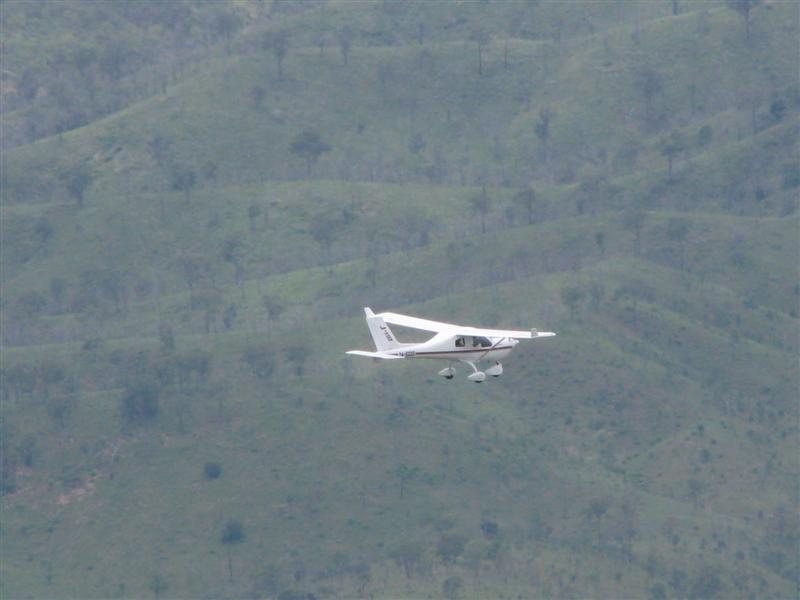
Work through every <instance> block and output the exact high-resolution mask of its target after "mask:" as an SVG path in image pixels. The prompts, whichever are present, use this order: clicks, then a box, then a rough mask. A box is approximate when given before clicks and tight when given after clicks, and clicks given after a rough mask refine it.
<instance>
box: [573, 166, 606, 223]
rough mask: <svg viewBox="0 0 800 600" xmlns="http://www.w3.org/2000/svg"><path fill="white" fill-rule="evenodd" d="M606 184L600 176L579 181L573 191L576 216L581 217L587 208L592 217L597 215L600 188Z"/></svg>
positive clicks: (592, 176)
mask: <svg viewBox="0 0 800 600" xmlns="http://www.w3.org/2000/svg"><path fill="white" fill-rule="evenodd" d="M606 184H607V182H606V180H605V177H604V176H602V175H591V176H587V177H584V178H583V179H582V180H581V182H580V184H578V189H577V190H576V191H575V210H576V212H577V213H578V215H582V214H583V213H584V211H585V210H586V208H587V207H588V208H589V212H590V213H591V215H592V216H593V217H594V216H596V215H597V205H598V204H599V203H600V200H601V193H602V188H603V187H604V186H606Z"/></svg>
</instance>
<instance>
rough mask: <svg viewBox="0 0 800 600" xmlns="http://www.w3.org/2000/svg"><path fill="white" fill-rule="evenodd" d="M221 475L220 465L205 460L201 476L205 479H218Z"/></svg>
mask: <svg viewBox="0 0 800 600" xmlns="http://www.w3.org/2000/svg"><path fill="white" fill-rule="evenodd" d="M220 475H222V466H221V465H220V464H219V463H216V462H207V463H206V464H204V465H203V476H205V478H206V479H218V478H219V476H220Z"/></svg>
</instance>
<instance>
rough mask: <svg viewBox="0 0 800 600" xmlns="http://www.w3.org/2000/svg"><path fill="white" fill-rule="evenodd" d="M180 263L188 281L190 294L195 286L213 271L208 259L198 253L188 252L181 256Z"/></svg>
mask: <svg viewBox="0 0 800 600" xmlns="http://www.w3.org/2000/svg"><path fill="white" fill-rule="evenodd" d="M178 263H179V265H180V268H181V272H182V273H183V277H184V279H186V286H187V287H188V288H189V292H191V291H192V289H193V288H194V284H195V283H197V282H198V281H200V280H202V279H203V278H205V277H207V276H208V274H209V272H210V270H211V262H210V261H209V259H208V257H206V256H204V255H202V254H199V253H197V252H186V253H183V254H181V255H180V257H179V258H178Z"/></svg>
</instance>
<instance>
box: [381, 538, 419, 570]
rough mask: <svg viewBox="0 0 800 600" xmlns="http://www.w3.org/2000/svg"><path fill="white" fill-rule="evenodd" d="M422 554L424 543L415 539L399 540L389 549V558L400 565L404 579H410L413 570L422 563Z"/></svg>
mask: <svg viewBox="0 0 800 600" xmlns="http://www.w3.org/2000/svg"><path fill="white" fill-rule="evenodd" d="M424 555H425V544H424V543H422V542H421V541H417V540H407V541H404V542H400V543H398V544H397V545H395V546H393V547H392V548H390V549H389V558H391V559H392V560H393V561H394V562H395V563H396V564H397V566H399V567H402V569H403V573H404V574H405V576H406V579H411V576H412V575H413V574H414V571H415V570H416V569H417V568H418V567H419V566H420V565H421V564H422V562H423V559H424Z"/></svg>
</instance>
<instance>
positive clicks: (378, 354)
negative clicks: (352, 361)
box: [347, 350, 403, 360]
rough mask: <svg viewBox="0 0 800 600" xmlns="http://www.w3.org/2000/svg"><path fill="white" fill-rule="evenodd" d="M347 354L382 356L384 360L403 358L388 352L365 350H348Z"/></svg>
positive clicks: (371, 356)
mask: <svg viewBox="0 0 800 600" xmlns="http://www.w3.org/2000/svg"><path fill="white" fill-rule="evenodd" d="M347 354H353V355H355V356H368V357H369V358H382V359H384V360H394V359H395V358H403V357H402V356H397V355H395V354H388V353H386V352H365V351H364V350H348V351H347Z"/></svg>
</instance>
